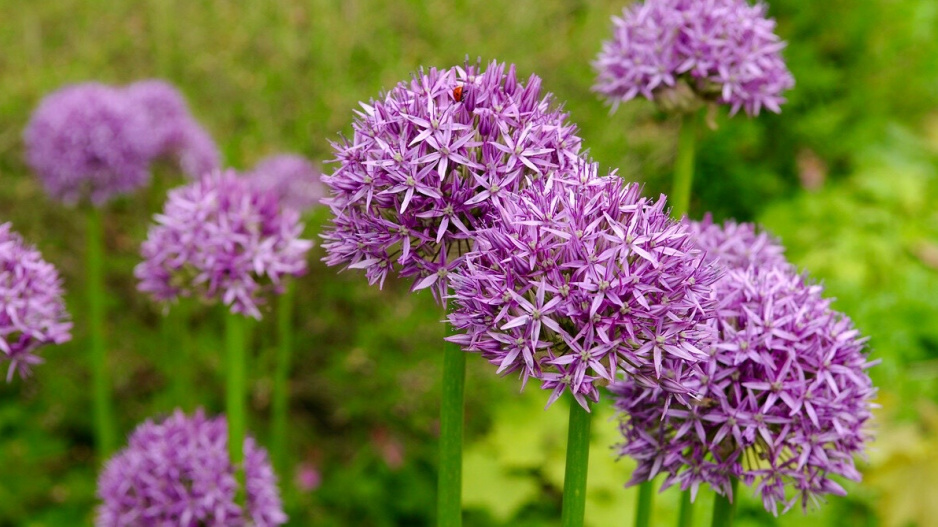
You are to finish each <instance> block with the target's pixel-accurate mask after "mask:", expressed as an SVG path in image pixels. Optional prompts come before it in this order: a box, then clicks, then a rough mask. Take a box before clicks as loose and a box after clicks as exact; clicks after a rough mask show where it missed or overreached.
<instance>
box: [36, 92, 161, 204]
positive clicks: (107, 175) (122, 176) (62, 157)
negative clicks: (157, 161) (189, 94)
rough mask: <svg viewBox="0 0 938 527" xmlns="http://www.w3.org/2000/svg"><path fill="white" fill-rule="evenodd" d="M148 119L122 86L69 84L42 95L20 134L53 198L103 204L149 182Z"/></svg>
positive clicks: (72, 202)
mask: <svg viewBox="0 0 938 527" xmlns="http://www.w3.org/2000/svg"><path fill="white" fill-rule="evenodd" d="M147 126H148V122H147V119H146V117H145V116H144V115H143V114H142V113H141V112H140V111H138V110H137V108H136V105H135V104H133V102H132V101H130V99H128V98H127V97H126V96H125V95H124V94H123V92H122V91H121V90H119V89H116V88H111V87H109V86H105V85H102V84H96V83H88V84H78V85H74V86H67V87H65V88H62V89H61V90H59V91H56V92H54V93H52V94H50V95H48V96H46V97H45V98H44V99H43V100H42V102H41V103H40V104H39V107H38V108H36V111H35V113H33V115H32V118H31V119H30V121H29V124H28V125H27V126H26V130H25V132H24V141H25V143H26V158H27V161H28V163H29V165H30V166H31V167H32V169H33V170H34V171H35V172H36V174H37V175H38V176H39V178H40V179H41V180H42V183H43V185H44V186H45V189H46V191H47V192H48V193H49V194H50V195H51V196H52V197H53V198H55V199H57V200H60V201H63V202H66V203H69V204H74V203H76V202H78V201H82V200H86V199H90V200H91V201H92V202H93V203H94V204H95V205H101V204H103V203H105V202H106V201H108V200H110V199H111V198H113V197H115V196H116V195H118V194H123V193H128V192H132V191H134V190H136V189H138V188H140V187H143V186H145V185H147V184H149V181H150V171H149V162H150V152H151V148H152V147H151V146H149V144H148V142H147V141H143V140H142V139H141V138H145V137H147Z"/></svg>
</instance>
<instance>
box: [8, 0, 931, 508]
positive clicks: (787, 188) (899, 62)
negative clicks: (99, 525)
mask: <svg viewBox="0 0 938 527" xmlns="http://www.w3.org/2000/svg"><path fill="white" fill-rule="evenodd" d="M621 7H622V4H621V2H619V1H616V2H613V1H608V0H594V1H590V0H579V1H578V0H510V1H508V0H498V1H491V0H489V1H484V0H450V1H447V2H431V1H429V0H410V1H408V2H395V3H386V2H381V1H377V0H371V1H366V0H346V1H342V0H309V1H306V2H301V1H299V0H274V1H269V2H225V1H221V0H215V1H210V0H193V1H186V2H183V1H181V0H149V1H147V2H119V1H117V0H99V1H96V2H84V1H80V0H42V1H37V2H16V1H12V0H6V1H3V2H0V20H2V21H3V22H2V25H0V49H3V50H5V51H4V52H3V53H0V220H2V221H7V220H10V221H12V222H13V223H14V227H15V228H16V229H17V230H19V231H20V232H22V233H23V234H24V235H25V236H26V237H27V238H28V239H30V240H31V241H33V242H34V243H36V244H37V245H38V246H39V248H40V249H41V250H42V251H43V253H44V254H45V255H46V257H47V259H49V260H50V261H52V262H54V263H56V264H57V265H58V266H59V268H60V269H61V272H62V273H63V275H64V277H65V279H66V286H67V289H68V291H69V297H68V304H69V306H70V308H71V311H72V313H73V315H74V317H75V319H76V322H77V325H76V331H75V339H74V341H73V342H72V343H70V344H68V345H65V346H61V347H58V348H50V349H47V350H46V351H45V356H46V358H47V359H48V361H47V363H46V364H45V365H43V366H41V367H39V368H37V369H36V374H35V376H34V377H33V378H32V379H30V380H29V381H28V382H22V381H18V380H17V381H15V382H13V383H12V384H10V385H5V384H0V526H5V525H29V526H41V525H46V526H52V525H76V524H89V523H90V522H91V518H92V509H93V506H94V481H95V477H96V471H97V469H96V467H95V466H94V465H93V462H92V459H91V453H92V449H91V420H90V417H91V416H90V411H89V408H90V399H89V390H88V389H87V387H88V384H89V382H88V380H89V372H88V370H87V366H86V365H87V360H86V357H85V349H84V346H85V336H84V335H83V332H82V329H81V328H82V322H83V320H84V318H83V317H84V313H83V309H82V305H83V303H82V300H83V298H82V293H83V287H82V280H81V277H82V273H83V266H82V257H83V254H82V251H83V246H84V240H83V224H82V222H81V221H80V220H79V218H80V211H76V210H70V209H66V208H62V207H60V206H57V205H56V204H54V203H52V202H50V201H48V200H47V199H46V198H45V196H44V195H43V193H42V191H41V189H40V187H39V185H38V184H37V182H36V181H35V179H34V177H33V176H32V175H31V174H30V173H29V171H28V169H27V168H26V166H25V165H24V162H23V152H22V142H21V133H22V129H23V127H24V125H25V123H26V121H27V119H28V116H29V113H30V112H31V110H32V109H33V108H34V107H35V106H36V104H37V103H38V101H39V99H40V98H41V97H42V96H43V95H44V94H46V93H48V92H49V91H52V90H54V89H56V88H59V87H60V86H62V85H63V84H66V83H71V82H80V81H86V80H100V81H104V82H109V83H117V84H122V83H128V82H132V81H134V80H137V79H142V78H149V77H162V78H166V79H168V80H170V81H172V82H173V83H175V84H177V85H178V86H179V87H180V88H181V89H182V91H183V92H184V93H185V94H186V96H187V97H188V99H189V101H190V104H191V106H192V109H193V111H194V113H195V114H196V115H197V116H198V117H199V119H200V120H201V121H202V122H203V123H204V124H205V125H206V126H207V127H208V128H209V130H210V131H211V132H212V133H213V134H214V136H215V137H216V139H217V141H218V142H219V144H220V145H221V147H222V149H223V151H224V156H225V160H226V162H227V163H228V164H229V165H230V166H233V167H235V168H245V167H247V166H249V165H251V164H253V163H254V161H256V160H257V159H259V158H260V157H262V156H263V155H266V154H270V153H275V152H280V151H296V152H300V153H303V154H305V155H307V156H309V157H310V158H312V159H315V160H328V159H329V158H330V150H329V145H328V141H329V140H330V139H333V138H335V137H336V135H335V134H336V133H337V132H345V133H349V131H350V122H351V116H352V110H353V109H354V108H355V107H356V106H357V102H358V101H360V100H368V99H369V98H371V97H376V96H377V95H378V93H379V92H380V91H381V90H382V89H387V88H390V87H391V86H393V84H394V83H396V82H397V81H399V80H402V79H406V78H408V76H409V75H410V72H412V71H413V70H415V69H416V68H418V67H419V66H421V65H425V66H439V67H447V66H450V65H453V64H456V63H460V62H462V61H463V60H464V58H465V57H466V56H469V57H471V58H472V59H473V60H474V58H475V57H476V56H479V57H482V59H483V60H484V61H487V60H490V59H493V58H494V59H499V60H503V61H507V62H514V63H516V64H517V65H518V69H519V72H520V73H521V74H522V75H528V74H530V73H534V72H536V73H537V74H538V75H540V76H541V77H542V78H543V79H544V87H545V88H546V89H547V90H550V91H552V92H554V93H555V94H556V95H557V98H558V99H559V100H560V101H564V102H565V105H566V109H567V110H568V111H569V112H570V113H571V118H572V120H573V121H575V122H577V123H578V124H579V126H580V129H581V135H582V137H583V138H584V143H585V145H587V146H589V147H590V148H591V153H592V155H593V156H594V157H595V158H596V160H597V161H599V162H600V163H601V164H602V165H603V166H604V167H607V168H612V167H616V168H618V169H619V173H620V175H622V176H623V177H625V178H627V179H630V180H637V181H643V182H644V183H645V185H646V192H647V193H649V194H657V193H658V192H661V191H667V190H668V188H669V183H668V177H669V174H670V167H671V166H672V163H673V156H674V149H675V143H676V136H677V134H676V123H675V122H673V121H671V120H669V119H667V118H665V117H664V116H662V115H660V114H659V113H657V111H656V109H655V107H654V106H653V105H652V104H649V103H644V102H635V103H630V104H628V105H625V106H623V107H621V108H620V109H619V111H618V112H617V113H616V114H613V115H610V114H609V111H608V109H607V108H606V107H604V106H603V105H602V104H601V103H600V102H599V101H598V100H597V99H596V98H595V97H594V96H593V94H591V93H590V91H589V87H590V84H591V82H592V77H593V75H592V71H591V68H590V65H589V61H590V60H592V58H593V57H594V56H595V54H596V53H597V52H598V50H599V47H600V42H601V41H602V40H603V39H604V38H606V36H607V33H608V31H609V27H610V24H609V17H610V16H611V15H613V14H618V13H619V12H620V10H621ZM770 13H771V14H772V15H773V16H775V17H776V18H777V19H778V21H779V29H778V32H779V33H780V34H781V35H782V37H783V38H785V39H786V40H788V41H789V47H788V48H787V50H786V51H785V56H786V58H787V60H788V61H789V65H790V67H791V69H792V71H793V73H794V75H795V77H796V79H797V86H796V88H795V89H794V90H793V91H792V92H791V93H790V102H789V103H788V104H787V105H786V106H784V113H783V114H782V115H779V116H775V115H763V116H761V117H759V118H758V119H753V120H748V119H746V118H745V117H736V118H734V119H728V118H726V117H725V115H723V112H717V113H716V114H715V115H714V116H713V118H712V121H713V124H714V125H715V129H712V130H710V129H708V130H702V131H701V142H700V151H699V155H698V164H697V168H698V177H697V179H696V181H695V188H694V203H693V207H692V213H693V214H694V215H696V216H698V217H699V216H700V215H702V214H703V213H704V212H705V211H713V212H714V214H715V216H716V217H717V218H718V219H721V218H724V217H728V216H735V217H737V218H738V219H741V220H760V221H762V222H764V223H765V224H766V225H767V227H768V228H769V229H771V230H772V231H773V232H775V233H776V234H778V235H780V236H781V237H782V239H783V241H784V243H785V244H786V246H787V247H788V252H789V255H790V257H791V258H792V260H793V261H795V262H796V263H797V264H798V265H799V266H802V267H804V268H805V269H807V270H808V271H809V272H810V273H811V275H812V276H813V277H815V278H816V279H819V280H823V281H824V283H825V285H826V286H827V288H828V292H829V294H831V295H832V296H836V297H837V298H838V301H837V303H836V306H837V307H838V309H841V310H843V311H845V312H847V313H848V314H850V315H851V316H852V317H854V319H855V320H856V322H857V324H858V326H859V327H860V328H861V329H862V330H863V331H864V332H865V333H866V334H868V335H870V337H871V347H872V348H873V350H874V353H875V357H877V358H879V359H881V360H882V364H881V365H880V366H878V367H877V368H875V370H874V373H873V374H874V377H875V380H876V382H877V384H878V386H880V403H881V404H882V407H883V408H882V410H881V411H880V412H879V418H878V421H877V423H876V431H877V434H878V435H879V437H880V440H879V441H878V442H877V443H876V444H875V445H874V447H873V449H872V450H871V452H870V459H869V462H868V463H863V464H862V465H863V468H864V471H865V473H866V478H865V482H864V484H862V485H860V486H855V485H854V486H850V487H849V490H850V495H849V496H848V497H847V498H844V499H831V500H830V501H829V502H828V503H827V504H826V505H825V506H824V507H823V508H822V509H821V510H820V511H813V512H811V513H809V515H808V516H807V517H806V518H803V517H802V516H801V515H800V513H798V512H792V513H789V514H788V515H786V516H785V517H783V518H782V519H780V520H775V519H773V518H771V517H768V516H766V515H765V513H764V512H762V513H760V511H759V505H758V504H756V503H755V502H750V501H747V502H744V504H743V509H742V511H743V512H742V518H741V523H742V524H744V525H776V524H785V525H789V524H792V525H793V524H798V525H802V524H808V525H843V526H847V525H850V526H853V525H880V524H882V525H887V526H893V525H895V526H904V525H909V524H912V525H922V526H925V525H929V524H930V522H932V521H933V519H934V518H935V516H936V514H938V511H936V510H933V508H934V507H935V505H934V504H935V503H938V500H936V499H935V498H936V497H938V496H936V495H935V494H934V493H935V491H934V490H933V489H934V488H935V487H936V485H934V484H930V482H933V483H935V484H938V477H936V474H938V466H935V461H934V456H933V455H931V454H930V452H934V450H935V448H938V407H936V404H938V388H936V386H938V383H936V377H938V206H936V205H935V203H936V202H938V180H936V179H938V176H936V169H938V34H936V33H938V4H935V3H934V2H931V1H930V0H866V1H863V2H855V1H850V0H828V1H825V2H813V1H810V0H777V1H774V2H772V3H771V8H770ZM181 182H182V179H181V177H180V176H179V175H178V174H176V173H174V172H173V170H172V169H171V168H169V167H168V166H160V167H157V168H156V170H155V183H154V186H153V187H152V188H151V189H150V190H148V191H147V192H144V193H141V194H140V195H138V196H133V197H129V198H127V199H124V200H121V201H119V202H117V203H115V204H113V206H111V207H110V208H109V210H108V213H107V245H108V251H109V260H108V262H107V265H108V273H109V275H108V280H109V281H108V291H109V306H108V307H109V309H110V314H111V316H110V319H109V343H110V353H111V354H110V368H111V371H112V372H113V375H114V382H115V390H116V396H117V400H118V401H119V406H118V410H119V418H120V426H121V432H122V434H123V433H127V432H129V431H130V430H132V428H133V427H134V425H135V424H136V423H138V422H140V421H141V420H143V419H145V418H147V417H150V416H154V415H158V414H160V413H166V412H168V411H170V410H171V409H172V408H173V407H174V406H175V405H177V404H182V405H183V406H184V407H186V408H187V409H192V408H194V407H196V406H204V407H206V408H207V409H209V410H210V411H220V410H221V408H222V397H221V386H222V383H221V381H222V379H221V378H220V374H219V365H220V364H219V363H220V353H219V350H220V338H219V335H220V334H221V326H220V322H219V317H218V316H217V313H216V310H215V309H213V308H209V307H206V306H189V308H188V309H189V310H190V314H191V315H192V320H191V323H190V330H191V331H190V342H189V343H188V345H187V346H186V348H187V349H184V350H180V349H176V347H175V346H168V345H167V342H166V340H165V339H164V338H163V337H161V336H160V332H159V326H160V324H159V319H160V316H161V315H160V313H159V311H158V310H157V308H156V307H155V306H153V305H152V303H151V302H150V301H149V300H148V299H147V298H145V297H143V296H141V295H138V294H136V293H135V292H134V286H135V283H134V280H133V277H132V274H131V269H132V267H133V266H134V265H135V264H136V263H137V261H138V247H139V243H140V241H141V240H142V239H143V237H144V235H145V232H146V226H147V223H148V221H149V217H150V216H151V215H152V214H153V213H154V212H156V211H157V210H159V208H160V206H161V204H162V201H163V198H164V195H165V191H166V190H167V189H168V188H171V187H172V186H174V185H176V184H179V183H181ZM324 220H325V214H324V212H323V211H319V212H317V213H315V214H314V215H313V217H311V218H310V222H309V233H310V235H311V236H313V235H315V233H316V232H317V231H318V228H319V226H320V225H321V224H322V222H323V221H324ZM317 251H318V250H314V254H313V256H312V264H311V272H310V273H309V274H308V275H307V276H305V277H303V278H302V279H301V280H300V284H299V289H300V291H299V293H300V294H299V295H298V296H299V298H300V306H299V308H298V309H297V320H296V323H297V327H298V330H299V341H298V348H299V351H298V357H297V360H296V371H295V375H294V383H293V385H292V396H293V401H292V421H291V422H292V425H293V428H292V433H293V443H292V454H293V457H294V459H295V460H296V463H297V467H298V469H305V470H309V469H315V470H316V471H318V473H320V474H321V480H322V483H321V486H319V487H318V488H315V489H312V490H308V489H307V490H303V489H300V488H297V487H296V486H295V485H294V484H293V483H294V475H293V474H286V475H282V478H283V479H284V480H285V486H284V487H285V492H286V495H287V498H288V504H289V511H288V512H289V513H290V514H291V516H292V519H293V522H292V524H293V525H310V524H314V525H325V526H331V525H336V526H345V525H356V526H358V525H361V526H371V525H373V526H391V525H430V524H431V522H432V518H431V516H432V510H433V507H432V504H433V503H434V497H433V494H434V485H435V472H434V465H435V433H436V426H437V424H436V418H437V413H438V404H437V400H436V397H437V396H436V394H437V393H438V390H439V386H438V380H437V379H438V377H439V368H440V361H439V354H438V351H439V348H440V338H441V337H442V335H443V326H442V325H441V324H439V320H440V319H441V318H442V314H441V313H440V312H439V311H438V310H437V308H435V306H434V304H433V302H432V300H431V299H430V298H429V296H428V295H425V294H420V295H411V294H409V293H408V292H407V285H406V284H403V283H389V284H388V285H387V286H386V287H385V289H384V290H383V291H379V290H377V289H375V288H371V287H368V286H367V284H366V283H365V282H364V279H363V277H362V276H360V275H358V274H356V273H354V272H348V273H342V274H338V275H337V274H336V273H335V270H333V269H327V268H325V267H324V266H323V265H322V264H321V263H319V262H318V259H319V258H320V257H321V253H320V252H317ZM270 318H271V317H268V320H265V321H264V322H261V323H259V324H257V325H256V326H255V327H254V334H255V343H256V346H255V348H256V349H255V351H256V353H255V354H254V357H253V359H252V360H254V361H255V362H254V364H252V368H251V369H250V371H251V372H252V374H253V378H252V387H253V388H252V393H251V410H252V415H251V419H250V425H249V426H250V428H251V429H252V430H253V433H254V434H255V435H257V436H258V437H259V438H260V439H261V440H262V441H263V440H264V438H265V436H266V434H267V416H268V412H269V399H270V374H271V356H272V352H271V349H270V348H271V346H272V340H271V337H270V335H271V333H272V320H270ZM472 359H475V360H472ZM180 365H185V367H180ZM492 371H493V369H492V368H490V367H489V366H488V365H487V364H484V363H483V362H482V361H481V360H478V358H477V357H472V358H471V360H470V361H469V380H468V385H467V394H468V401H467V423H468V427H467V435H468V441H469V446H468V450H467V454H466V456H467V457H466V475H465V479H466V481H465V486H466V498H465V499H466V505H467V508H468V511H467V525H468V526H473V525H512V526H516V525H518V526H520V525H531V526H534V525H552V524H553V523H554V522H556V518H558V517H559V504H560V489H561V485H562V466H563V442H564V440H565V439H564V437H565V416H566V412H565V411H564V409H563V408H560V407H558V408H552V409H550V410H548V411H546V412H545V411H542V406H543V402H544V400H545V396H544V394H542V393H539V391H538V390H537V388H536V386H532V387H530V388H529V389H528V391H527V392H526V393H524V394H523V395H519V394H518V393H517V391H518V383H517V381H516V380H515V379H511V378H508V379H498V378H496V377H495V376H493V375H492ZM179 376H183V378H187V379H191V391H190V393H189V396H188V397H187V398H186V399H185V400H183V401H179V400H175V399H174V398H173V397H172V396H171V394H170V392H169V391H168V390H167V387H168V385H169V384H170V382H171V381H172V380H173V379H176V378H178V377H179ZM558 406H559V405H558ZM597 413H598V417H597V419H596V420H595V421H594V430H595V434H594V435H595V437H594V448H593V451H592V457H591V470H590V481H589V500H590V501H589V503H588V508H587V521H588V522H589V523H590V524H591V525H595V526H605V525H611V524H613V523H619V524H628V522H629V521H630V517H631V508H632V507H633V501H634V491H631V490H623V489H622V484H623V483H624V481H625V480H626V479H627V478H628V474H629V471H630V465H629V462H628V461H627V460H622V461H620V462H618V463H612V462H611V461H610V459H611V457H612V454H611V451H610V450H608V447H609V446H610V445H611V444H612V443H613V442H615V434H616V432H615V422H614V421H611V420H609V419H610V418H611V417H612V412H611V411H610V409H609V408H608V407H600V408H599V409H598V410H597ZM702 499H703V506H702V509H703V511H699V512H698V516H699V518H703V517H705V516H706V512H705V510H706V508H707V507H708V506H709V503H710V502H711V501H712V496H710V495H709V494H705V495H704V496H703V498H702ZM656 504H657V512H656V514H657V515H658V517H659V518H660V519H661V520H662V522H663V523H662V524H665V523H664V522H667V524H670V523H672V522H671V519H672V518H673V517H674V516H675V512H674V505H675V504H676V496H675V495H674V494H673V493H666V494H665V495H663V496H662V497H660V498H658V500H657V502H656ZM702 524H703V523H701V525H702Z"/></svg>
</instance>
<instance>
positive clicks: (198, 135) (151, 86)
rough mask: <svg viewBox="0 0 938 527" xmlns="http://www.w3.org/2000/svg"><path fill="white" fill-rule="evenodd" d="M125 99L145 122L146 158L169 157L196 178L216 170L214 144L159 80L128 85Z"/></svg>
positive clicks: (176, 95)
mask: <svg viewBox="0 0 938 527" xmlns="http://www.w3.org/2000/svg"><path fill="white" fill-rule="evenodd" d="M125 92H126V95H127V97H128V98H130V100H131V101H132V102H133V103H134V104H135V105H136V106H137V107H138V108H139V109H140V111H142V112H143V113H144V115H145V116H146V119H147V128H148V133H147V136H146V140H147V141H149V142H150V144H149V145H148V148H150V149H151V150H150V158H151V159H152V158H153V157H159V156H173V157H176V158H177V159H178V161H179V166H180V168H181V169H182V171H183V172H184V173H185V174H186V175H188V176H189V177H191V178H198V177H201V176H202V175H204V174H206V173H207V172H211V171H212V170H215V169H217V168H219V167H220V165H221V155H220V153H219V152H218V147H217V146H216V145H215V141H214V140H213V139H212V137H211V136H210V135H209V134H208V132H206V131H205V129H204V128H203V127H202V126H201V125H199V123H198V122H197V121H196V120H195V119H194V118H193V117H192V115H191V114H190V112H189V108H188V105H186V101H185V99H183V97H182V95H181V94H180V93H179V91H178V90H176V88H174V87H173V86H172V85H170V84H169V83H167V82H164V81H161V80H146V81H140V82H135V83H133V84H131V85H129V86H128V87H127V88H126V90H125Z"/></svg>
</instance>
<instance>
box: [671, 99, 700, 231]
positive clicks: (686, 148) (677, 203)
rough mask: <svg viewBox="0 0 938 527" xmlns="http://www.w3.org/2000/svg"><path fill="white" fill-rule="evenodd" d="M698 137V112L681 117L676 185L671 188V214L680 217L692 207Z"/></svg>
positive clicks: (675, 166) (675, 172) (675, 176)
mask: <svg viewBox="0 0 938 527" xmlns="http://www.w3.org/2000/svg"><path fill="white" fill-rule="evenodd" d="M696 137H697V112H693V113H686V114H684V116H683V117H681V130H680V132H679V135H678V140H677V161H676V162H675V164H674V187H673V189H672V190H671V196H670V198H669V199H670V201H671V215H672V216H673V217H674V218H676V219H680V218H681V216H684V215H685V214H687V212H688V210H689V209H690V191H691V187H692V186H693V181H694V141H695V139H696Z"/></svg>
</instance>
